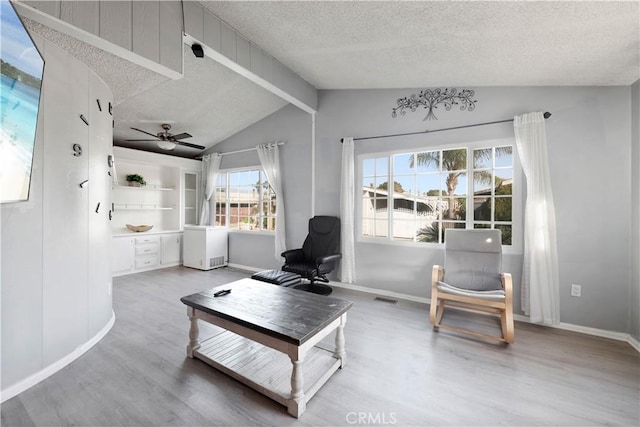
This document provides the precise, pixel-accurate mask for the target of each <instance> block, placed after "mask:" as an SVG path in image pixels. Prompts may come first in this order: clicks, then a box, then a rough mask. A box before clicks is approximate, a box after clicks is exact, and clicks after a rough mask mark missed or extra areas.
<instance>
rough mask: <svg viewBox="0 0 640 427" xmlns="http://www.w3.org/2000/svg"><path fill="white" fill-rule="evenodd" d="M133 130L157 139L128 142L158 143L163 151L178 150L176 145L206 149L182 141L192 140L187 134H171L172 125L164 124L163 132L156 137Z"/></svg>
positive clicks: (145, 132)
mask: <svg viewBox="0 0 640 427" xmlns="http://www.w3.org/2000/svg"><path fill="white" fill-rule="evenodd" d="M131 129H133V130H137V131H138V132H142V133H144V134H146V135H149V136H152V137H154V138H155V139H127V141H139V142H141V141H156V142H157V144H158V147H160V148H162V149H163V150H173V149H174V148H176V145H184V146H185V147H189V148H195V149H197V150H204V149H205V147H203V146H202V145H196V144H190V143H188V142H184V141H181V139H185V138H191V135H190V134H188V133H186V132H183V133H179V134H177V135H173V134H171V133H170V132H169V130H170V129H171V125H170V124H168V123H163V124H162V129H163V131H161V132H158V133H157V134H155V135H154V134H152V133H149V132H147V131H144V130H142V129H138V128H131Z"/></svg>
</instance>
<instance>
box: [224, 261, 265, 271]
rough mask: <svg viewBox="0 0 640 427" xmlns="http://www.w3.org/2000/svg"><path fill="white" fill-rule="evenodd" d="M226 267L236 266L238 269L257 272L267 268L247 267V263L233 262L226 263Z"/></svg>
mask: <svg viewBox="0 0 640 427" xmlns="http://www.w3.org/2000/svg"><path fill="white" fill-rule="evenodd" d="M227 267H229V268H237V269H238V270H246V271H251V272H253V273H257V272H258V271H263V270H269V269H268V268H256V267H249V266H248V265H242V264H233V263H228V264H227Z"/></svg>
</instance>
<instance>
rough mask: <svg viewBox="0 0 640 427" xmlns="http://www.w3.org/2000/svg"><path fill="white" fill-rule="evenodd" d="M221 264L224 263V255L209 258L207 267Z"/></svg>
mask: <svg viewBox="0 0 640 427" xmlns="http://www.w3.org/2000/svg"><path fill="white" fill-rule="evenodd" d="M221 265H224V256H218V257H214V258H209V268H213V267H219V266H221Z"/></svg>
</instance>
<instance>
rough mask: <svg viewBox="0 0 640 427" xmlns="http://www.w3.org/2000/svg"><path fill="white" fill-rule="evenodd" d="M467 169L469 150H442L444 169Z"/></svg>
mask: <svg viewBox="0 0 640 427" xmlns="http://www.w3.org/2000/svg"><path fill="white" fill-rule="evenodd" d="M464 169H467V150H466V149H464V148H460V149H458V150H443V151H442V170H443V171H444V170H447V171H458V170H464Z"/></svg>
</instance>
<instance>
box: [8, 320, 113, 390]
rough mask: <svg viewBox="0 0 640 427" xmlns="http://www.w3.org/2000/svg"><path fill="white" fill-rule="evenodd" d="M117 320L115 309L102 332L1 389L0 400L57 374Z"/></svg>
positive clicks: (94, 342) (105, 332) (95, 342)
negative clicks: (40, 368) (44, 366)
mask: <svg viewBox="0 0 640 427" xmlns="http://www.w3.org/2000/svg"><path fill="white" fill-rule="evenodd" d="M115 321H116V314H115V313H114V312H113V311H111V319H109V321H108V322H107V324H106V325H105V326H104V328H102V329H101V330H100V332H98V333H97V334H96V335H94V336H93V337H92V338H91V339H90V340H89V341H87V342H85V343H84V344H80V345H79V346H78V347H77V348H76V349H75V350H74V351H72V352H71V353H69V354H67V355H66V356H64V357H63V358H62V359H60V360H58V361H56V362H54V363H52V364H51V365H49V366H47V367H46V368H44V369H42V370H40V371H38V372H36V373H35V374H33V375H30V376H29V377H27V378H25V379H24V380H22V381H20V382H18V383H17V384H14V385H12V386H10V387H7V389H5V390H2V391H0V402H4V401H6V400H9V399H11V398H12V397H14V396H17V395H18V394H20V393H22V392H23V391H25V390H27V389H29V388H31V387H33V386H34V385H36V384H38V383H39V382H40V381H42V380H44V379H46V378H48V377H50V376H51V375H53V374H55V373H56V372H58V371H59V370H60V369H62V368H64V367H65V366H67V365H68V364H69V363H71V362H73V361H74V360H76V359H77V358H78V357H80V356H82V355H83V354H84V353H86V352H87V350H89V349H90V348H91V347H93V346H94V345H96V344H97V343H98V342H100V340H101V339H102V338H104V336H105V335H107V333H108V332H109V331H110V330H111V327H112V326H113V324H114V323H115Z"/></svg>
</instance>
